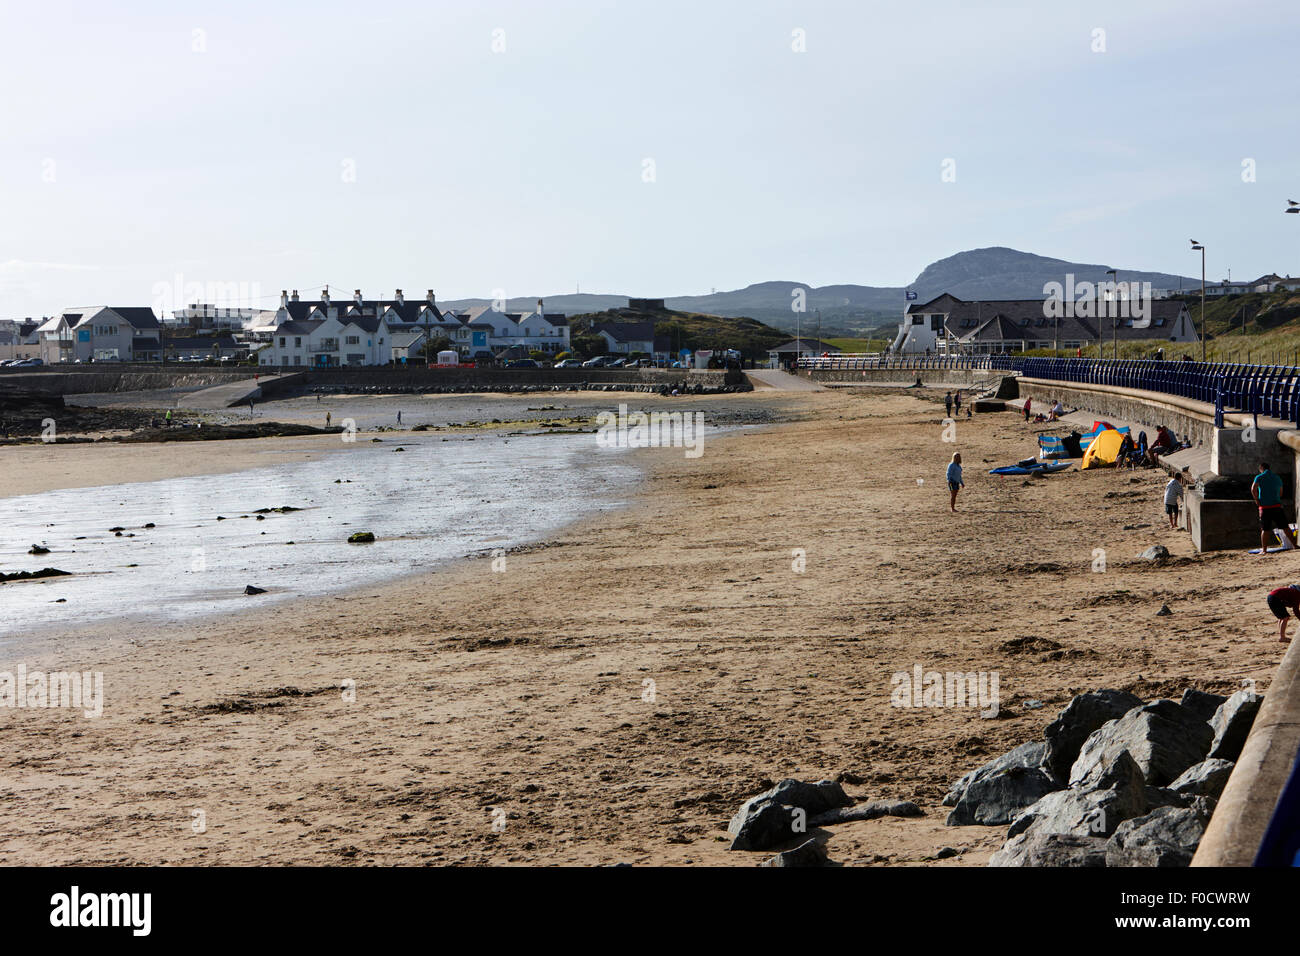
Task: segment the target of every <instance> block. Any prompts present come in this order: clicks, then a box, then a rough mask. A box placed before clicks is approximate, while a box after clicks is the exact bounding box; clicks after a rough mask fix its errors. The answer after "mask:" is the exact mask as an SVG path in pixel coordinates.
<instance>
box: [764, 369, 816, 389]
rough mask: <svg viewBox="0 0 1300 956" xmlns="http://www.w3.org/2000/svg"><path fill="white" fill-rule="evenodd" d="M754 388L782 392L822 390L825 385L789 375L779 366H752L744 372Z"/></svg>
mask: <svg viewBox="0 0 1300 956" xmlns="http://www.w3.org/2000/svg"><path fill="white" fill-rule="evenodd" d="M745 377H746V378H748V379H749V384H751V385H753V386H754V388H758V389H761V388H775V389H778V390H780V391H783V392H824V391H826V386H825V385H819V384H818V383H817V382H812V381H809V380H808V379H806V378H800V377H799V376H797V375H791V374H790V373H789V372H786V371H784V370H782V369H779V368H752V369H749V370H748V371H746V372H745Z"/></svg>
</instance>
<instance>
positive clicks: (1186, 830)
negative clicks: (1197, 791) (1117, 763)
mask: <svg viewBox="0 0 1300 956" xmlns="http://www.w3.org/2000/svg"><path fill="white" fill-rule="evenodd" d="M1209 822H1210V804H1209V803H1208V801H1206V800H1205V799H1204V798H1198V799H1197V800H1194V801H1193V802H1192V805H1191V806H1189V807H1159V808H1158V809H1155V810H1152V811H1151V812H1150V813H1148V814H1146V816H1142V817H1138V818H1136V819H1133V820H1125V821H1124V822H1123V823H1121V824H1120V825H1119V828H1118V829H1117V830H1116V831H1115V833H1114V834H1113V835H1112V836H1111V838H1110V842H1108V843H1107V844H1106V865H1107V866H1188V865H1189V864H1190V863H1191V862H1192V857H1193V856H1194V855H1195V853H1196V847H1197V846H1198V845H1199V844H1200V842H1201V837H1203V836H1204V835H1205V827H1206V825H1207V824H1208V823H1209Z"/></svg>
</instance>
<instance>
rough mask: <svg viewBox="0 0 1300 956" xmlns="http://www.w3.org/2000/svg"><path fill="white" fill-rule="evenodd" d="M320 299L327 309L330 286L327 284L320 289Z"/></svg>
mask: <svg viewBox="0 0 1300 956" xmlns="http://www.w3.org/2000/svg"><path fill="white" fill-rule="evenodd" d="M320 301H321V304H322V305H324V306H325V308H327V309H328V308H329V307H330V287H329V286H326V287H325V288H324V289H322V290H321V294H320Z"/></svg>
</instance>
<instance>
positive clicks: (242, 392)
mask: <svg viewBox="0 0 1300 956" xmlns="http://www.w3.org/2000/svg"><path fill="white" fill-rule="evenodd" d="M301 377H302V373H301V372H288V373H286V374H284V375H260V376H258V377H257V378H246V379H241V380H240V381H238V382H227V383H226V384H224V385H213V386H212V387H210V388H203V389H199V391H197V392H192V393H191V394H190V395H188V396H186V398H185V407H186V408H235V407H236V406H239V405H247V404H248V402H249V399H252V400H253V401H255V402H260V401H261V400H262V398H263V395H264V394H266V393H268V392H271V391H272V390H274V391H279V390H280V389H282V388H284V387H285V386H286V385H288V384H289V383H290V382H292V381H294V380H296V379H298V378H301ZM264 388H265V392H264V391H263V389H264Z"/></svg>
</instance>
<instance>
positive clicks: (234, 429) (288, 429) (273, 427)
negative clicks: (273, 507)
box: [109, 422, 343, 442]
mask: <svg viewBox="0 0 1300 956" xmlns="http://www.w3.org/2000/svg"><path fill="white" fill-rule="evenodd" d="M342 431H343V428H342V426H339V425H335V426H333V427H332V428H317V427H315V426H314V425H295V424H290V423H287V422H249V423H247V424H238V425H206V426H204V427H203V428H142V429H140V430H139V431H135V432H132V433H131V434H129V435H123V436H121V437H120V438H113V439H109V440H111V441H120V442H168V441H218V440H223V441H224V440H226V439H232V438H289V437H294V436H297V435H337V434H339V433H340V432H342Z"/></svg>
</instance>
